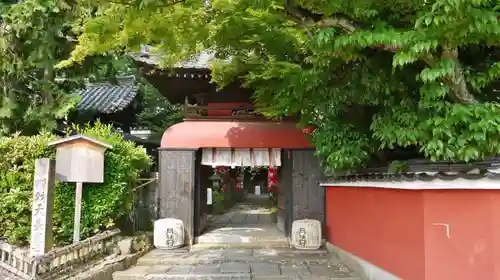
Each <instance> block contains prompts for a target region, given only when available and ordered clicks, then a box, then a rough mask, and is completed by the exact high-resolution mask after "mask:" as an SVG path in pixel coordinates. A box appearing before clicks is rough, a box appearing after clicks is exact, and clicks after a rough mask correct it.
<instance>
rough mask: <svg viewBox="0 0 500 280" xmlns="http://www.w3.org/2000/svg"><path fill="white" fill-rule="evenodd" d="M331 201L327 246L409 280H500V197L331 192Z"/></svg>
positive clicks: (468, 192)
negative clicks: (329, 244) (342, 250)
mask: <svg viewBox="0 0 500 280" xmlns="http://www.w3.org/2000/svg"><path fill="white" fill-rule="evenodd" d="M326 199H327V205H326V211H327V217H326V221H327V228H328V238H329V241H330V242H331V243H332V244H334V245H336V246H338V247H340V248H342V249H344V250H346V251H349V252H350V253H352V254H354V255H356V256H358V257H360V258H362V259H364V260H366V261H368V262H370V263H372V264H374V265H377V266H379V267H380V268H382V269H384V270H386V271H389V272H391V273H393V274H394V275H396V276H398V277H400V278H402V279H404V280H448V279H449V280H470V279H488V280H500V191H495V190H425V191H411V190H394V189H377V188H339V187H331V188H328V189H327V192H326ZM441 224H445V225H448V226H449V235H448V233H447V231H446V226H444V225H441Z"/></svg>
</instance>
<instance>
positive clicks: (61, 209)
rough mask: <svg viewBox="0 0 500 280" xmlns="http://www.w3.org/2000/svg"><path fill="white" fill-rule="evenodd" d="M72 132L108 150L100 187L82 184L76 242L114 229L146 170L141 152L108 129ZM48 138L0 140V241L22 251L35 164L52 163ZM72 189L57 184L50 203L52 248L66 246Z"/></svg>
mask: <svg viewBox="0 0 500 280" xmlns="http://www.w3.org/2000/svg"><path fill="white" fill-rule="evenodd" d="M75 129H76V131H77V132H78V133H80V134H84V135H87V136H90V137H93V138H95V139H97V140H100V141H102V142H105V143H107V144H110V145H112V146H113V149H111V150H108V151H107V152H106V154H105V172H104V183H102V184H84V187H83V196H82V221H81V237H82V238H86V237H89V236H92V235H94V234H96V233H98V232H101V231H103V230H105V229H108V228H112V227H115V223H116V221H118V220H119V219H120V218H121V217H123V216H125V215H127V214H128V213H129V211H130V209H131V206H132V203H133V197H132V188H133V186H134V185H135V184H136V183H137V180H138V179H139V176H140V174H141V172H142V171H144V170H147V169H148V168H149V167H150V165H151V159H150V158H149V156H148V155H147V154H146V152H145V151H144V149H142V148H141V147H137V146H136V145H135V144H134V143H133V142H130V141H126V140H124V139H123V137H122V136H121V135H120V134H118V133H116V132H114V131H113V130H112V128H111V126H107V125H103V124H101V123H96V124H94V126H92V127H90V126H86V127H84V128H79V127H75ZM54 139H57V137H56V136H54V135H52V134H47V133H45V134H40V135H36V136H21V135H14V136H12V137H4V138H0V238H6V239H7V240H8V242H9V243H12V244H18V245H26V244H28V243H29V240H30V230H31V203H32V196H33V195H32V194H33V172H34V162H35V159H37V158H41V157H50V158H54V155H55V151H54V150H53V149H51V148H49V147H48V146H47V144H48V143H49V142H50V141H52V140H54ZM74 201H75V185H74V184H70V183H57V184H56V189H55V201H54V213H53V215H54V216H53V218H54V227H53V232H54V242H55V243H56V244H60V245H62V244H67V243H69V242H71V239H72V235H73V217H74Z"/></svg>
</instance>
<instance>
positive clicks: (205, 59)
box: [132, 46, 215, 69]
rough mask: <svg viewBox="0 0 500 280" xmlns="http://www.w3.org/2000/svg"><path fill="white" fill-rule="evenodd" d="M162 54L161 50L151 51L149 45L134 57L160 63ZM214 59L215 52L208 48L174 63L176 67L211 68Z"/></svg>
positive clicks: (147, 61)
mask: <svg viewBox="0 0 500 280" xmlns="http://www.w3.org/2000/svg"><path fill="white" fill-rule="evenodd" d="M162 55H163V54H162V53H159V52H151V51H150V49H149V47H148V46H144V47H143V48H142V50H141V52H140V53H136V54H132V57H133V58H134V59H135V60H137V61H140V62H143V63H146V64H150V65H159V64H160V62H161V58H162ZM213 60H215V53H214V52H212V51H208V50H207V51H202V52H200V53H199V54H197V55H195V56H193V57H191V58H190V59H188V60H185V61H181V62H179V63H176V64H174V68H185V69H209V68H210V63H211V62H212V61H213Z"/></svg>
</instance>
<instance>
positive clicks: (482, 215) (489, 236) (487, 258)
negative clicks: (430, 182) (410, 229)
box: [424, 190, 500, 280]
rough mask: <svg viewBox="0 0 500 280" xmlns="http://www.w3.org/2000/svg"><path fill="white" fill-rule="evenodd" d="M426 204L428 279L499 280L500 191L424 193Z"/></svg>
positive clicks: (441, 191)
mask: <svg viewBox="0 0 500 280" xmlns="http://www.w3.org/2000/svg"><path fill="white" fill-rule="evenodd" d="M424 202H425V221H426V227H425V241H426V244H425V245H426V246H425V249H426V260H425V262H426V270H427V273H426V278H425V279H426V280H443V279H453V280H469V279H492V280H494V279H500V271H499V267H500V264H499V261H500V256H499V254H500V246H499V245H500V244H499V241H500V227H499V222H498V221H499V220H500V195H499V194H498V191H490V190H474V191H473V190H453V191H449V190H448V191H444V190H440V191H425V192H424ZM439 224H447V225H449V235H448V234H447V232H446V227H445V226H443V225H439Z"/></svg>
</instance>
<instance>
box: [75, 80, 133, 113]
mask: <svg viewBox="0 0 500 280" xmlns="http://www.w3.org/2000/svg"><path fill="white" fill-rule="evenodd" d="M117 80H118V85H113V84H110V83H95V84H89V85H87V86H86V87H85V88H84V89H80V90H77V91H76V92H75V93H74V94H75V95H78V96H80V97H81V99H80V102H79V103H78V105H77V106H76V109H77V110H79V111H84V110H95V111H97V112H99V113H102V114H110V113H115V112H118V111H121V110H123V109H125V108H126V107H127V106H129V105H130V103H131V102H132V101H133V100H134V99H135V97H136V95H137V91H138V86H137V85H136V84H135V78H134V77H133V76H126V77H119V78H117Z"/></svg>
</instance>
